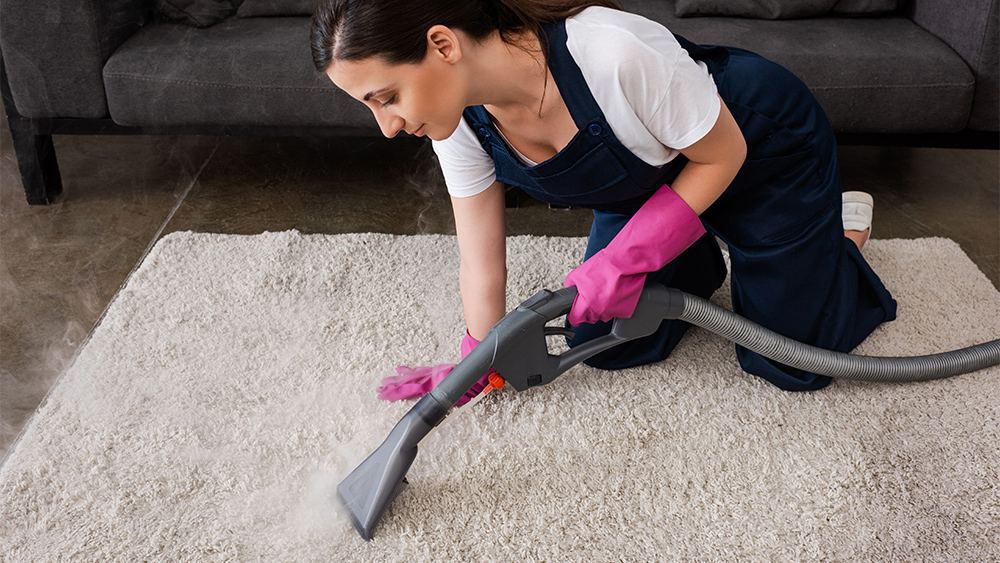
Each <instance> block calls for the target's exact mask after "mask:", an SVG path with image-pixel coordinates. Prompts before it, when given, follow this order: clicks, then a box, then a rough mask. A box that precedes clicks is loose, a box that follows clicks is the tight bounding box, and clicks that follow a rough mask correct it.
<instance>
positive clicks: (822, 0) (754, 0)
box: [675, 0, 905, 20]
mask: <svg viewBox="0 0 1000 563" xmlns="http://www.w3.org/2000/svg"><path fill="white" fill-rule="evenodd" d="M903 1H905V0H677V7H676V9H675V12H676V14H677V16H678V17H687V16H734V17H741V18H756V19H763V20H788V19H796V18H815V17H819V16H823V15H825V14H827V13H829V12H834V13H838V14H851V15H873V14H884V13H887V12H893V11H896V10H898V9H899V8H900V3H901V2H903Z"/></svg>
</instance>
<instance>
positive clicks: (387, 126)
mask: <svg viewBox="0 0 1000 563" xmlns="http://www.w3.org/2000/svg"><path fill="white" fill-rule="evenodd" d="M375 120H376V121H378V126H379V129H381V130H382V134H383V135H385V136H386V137H388V138H390V139H391V138H393V137H395V136H396V135H398V134H399V132H400V131H402V130H403V126H404V125H405V121H404V120H403V118H401V117H399V116H398V115H392V114H390V113H387V112H375Z"/></svg>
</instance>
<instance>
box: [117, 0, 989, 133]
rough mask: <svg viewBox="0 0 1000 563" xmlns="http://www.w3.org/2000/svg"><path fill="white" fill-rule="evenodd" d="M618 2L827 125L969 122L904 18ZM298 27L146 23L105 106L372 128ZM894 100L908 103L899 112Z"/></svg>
mask: <svg viewBox="0 0 1000 563" xmlns="http://www.w3.org/2000/svg"><path fill="white" fill-rule="evenodd" d="M628 5H629V8H630V9H632V10H634V11H636V12H638V13H640V14H643V15H646V16H648V17H651V18H653V19H655V20H657V21H660V22H663V23H664V24H665V25H667V27H668V28H669V29H671V30H672V31H673V32H675V33H678V34H680V35H683V36H685V37H687V38H688V39H690V40H692V41H695V42H697V43H712V44H722V45H731V46H736V47H742V48H745V49H749V50H751V51H754V52H756V53H759V54H761V55H763V56H765V57H767V58H769V59H772V60H774V61H775V62H778V63H779V64H782V65H784V66H785V67H786V68H788V69H790V70H791V71H792V72H794V73H795V74H796V75H798V76H799V77H800V78H802V80H803V81H804V82H805V83H806V84H807V85H808V86H809V88H810V89H811V90H812V91H813V93H814V94H815V95H816V97H817V98H818V99H819V101H820V104H821V105H822V106H823V107H824V108H825V109H826V112H827V114H828V115H829V116H830V120H831V121H832V123H833V127H834V129H835V130H836V131H838V132H868V133H871V132H880V133H924V132H955V131H961V130H962V129H963V128H964V127H965V125H966V123H967V122H968V119H969V108H970V107H971V105H972V97H973V93H974V89H975V78H974V76H973V74H972V72H971V71H970V69H969V68H968V66H967V65H966V64H965V63H964V62H963V61H962V59H961V58H960V57H959V56H958V55H957V54H956V53H955V52H954V51H952V50H951V49H950V48H949V47H948V46H947V45H946V44H945V43H943V42H942V41H941V40H940V39H938V38H936V37H935V36H933V35H932V34H930V33H929V32H927V31H925V30H923V29H922V28H921V27H920V26H918V25H917V24H916V23H914V22H913V21H912V20H910V19H908V18H906V17H903V16H899V17H890V18H885V17H882V18H847V17H840V18H838V17H824V18H816V19H808V20H795V21H760V20H746V19H741V18H677V17H676V16H674V11H673V6H672V2H662V1H658V0H647V1H640V2H631V3H629V4H628ZM308 27H309V23H308V18H304V17H288V18H237V17H230V18H228V19H227V20H225V21H223V22H221V23H219V24H217V25H215V26H213V27H210V28H207V29H197V28H192V27H188V26H183V25H175V24H164V23H160V24H154V25H150V26H147V27H145V28H144V29H142V30H141V31H140V32H138V33H136V34H135V35H134V36H132V37H131V38H129V39H128V40H127V41H126V42H125V43H124V45H122V46H121V47H120V48H119V49H118V50H117V51H116V52H115V53H114V55H112V56H111V58H110V59H109V60H108V62H107V64H106V65H105V68H104V81H105V89H106V91H107V99H108V110H109V112H110V115H111V117H112V119H114V121H115V122H116V123H119V124H122V125H138V126H177V125H226V124H231V123H233V124H241V125H251V126H271V125H274V126H286V127H287V126H315V125H335V126H341V127H344V126H348V127H359V128H363V129H369V130H372V131H373V132H376V133H377V129H376V125H375V121H374V119H373V118H372V116H371V115H370V112H369V111H368V109H366V108H365V107H364V106H363V105H361V104H360V103H357V102H353V101H352V100H350V99H348V97H347V96H346V95H345V94H344V93H343V92H340V91H339V90H337V88H335V87H334V86H333V85H332V84H331V83H330V82H329V80H327V79H326V77H324V76H322V75H320V74H319V73H317V72H316V71H315V70H314V68H313V66H312V61H311V58H310V53H309V29H308ZM289 53H300V55H297V56H289ZM901 106H902V107H907V108H909V111H907V112H905V113H904V114H901V113H900V112H899V108H900V107H901Z"/></svg>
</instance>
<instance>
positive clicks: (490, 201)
mask: <svg viewBox="0 0 1000 563" xmlns="http://www.w3.org/2000/svg"><path fill="white" fill-rule="evenodd" d="M451 203H452V209H453V211H454V213H455V231H456V233H457V235H458V250H459V252H460V253H461V266H460V267H459V286H460V287H461V291H462V306H463V308H464V310H465V322H466V326H467V327H468V330H469V334H471V335H472V337H473V338H475V339H477V340H482V339H483V338H485V337H486V333H487V332H489V330H490V328H492V327H493V325H494V324H496V323H497V322H499V321H500V319H502V318H503V316H504V315H505V314H506V313H507V302H506V293H507V239H506V234H507V230H506V223H505V217H504V215H505V207H504V185H503V183H501V182H494V183H493V185H492V186H490V187H489V188H487V189H486V190H485V191H483V192H480V193H478V194H476V195H474V196H471V197H462V198H459V197H452V198H451Z"/></svg>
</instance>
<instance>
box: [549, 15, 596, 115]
mask: <svg viewBox="0 0 1000 563" xmlns="http://www.w3.org/2000/svg"><path fill="white" fill-rule="evenodd" d="M542 33H543V35H544V36H543V37H542V42H543V47H544V48H545V49H546V50H547V52H546V58H547V59H548V64H549V70H551V71H552V77H553V79H555V82H556V85H557V86H558V87H559V93H560V94H561V95H562V98H563V101H564V102H566V107H567V108H569V113H570V115H571V116H572V117H573V122H574V123H576V126H577V128H579V129H583V128H585V127H586V126H587V124H588V123H590V122H591V121H593V120H594V119H598V118H599V119H601V120H604V112H603V111H601V106H599V105H598V104H597V100H595V99H594V95H593V94H592V93H591V92H590V87H589V86H588V85H587V80H586V79H585V78H584V77H583V71H581V70H580V67H579V66H578V65H577V64H576V61H575V60H573V55H571V54H570V52H569V47H568V46H567V45H566V21H565V20H562V21H559V22H555V23H551V24H546V25H545V26H543V27H542Z"/></svg>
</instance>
